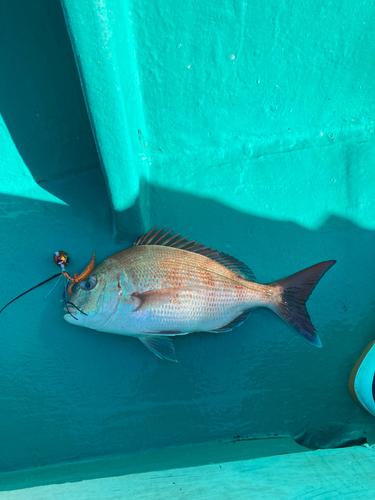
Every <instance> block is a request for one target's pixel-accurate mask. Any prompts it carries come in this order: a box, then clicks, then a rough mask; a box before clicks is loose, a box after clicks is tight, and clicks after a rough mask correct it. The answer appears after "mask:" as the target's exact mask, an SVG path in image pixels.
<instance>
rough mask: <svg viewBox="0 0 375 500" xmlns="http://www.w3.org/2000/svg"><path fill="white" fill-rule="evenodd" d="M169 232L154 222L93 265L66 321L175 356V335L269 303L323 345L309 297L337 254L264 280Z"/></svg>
mask: <svg viewBox="0 0 375 500" xmlns="http://www.w3.org/2000/svg"><path fill="white" fill-rule="evenodd" d="M170 233H171V231H168V232H167V233H163V229H160V230H159V231H156V228H154V229H152V230H151V231H150V232H148V233H147V234H145V235H143V236H141V237H140V238H139V239H138V240H137V241H136V242H135V244H134V246H133V247H132V248H128V249H126V250H122V251H121V252H118V253H116V254H114V255H112V256H111V257H108V258H107V259H105V260H104V261H103V262H102V263H101V264H100V265H98V266H97V267H95V268H94V270H93V271H92V273H91V275H90V276H89V278H88V279H87V280H85V281H83V282H81V283H80V284H79V286H78V287H77V290H76V292H75V293H74V294H73V296H72V297H71V303H73V304H74V305H75V306H77V307H78V308H79V309H80V310H81V311H82V312H80V311H78V310H77V309H76V308H73V307H72V306H69V305H68V306H67V307H68V308H69V313H70V314H66V315H65V316H64V319H65V320H66V321H68V323H72V324H75V325H77V326H84V327H87V328H92V329H94V330H99V331H101V332H108V333H115V334H120V335H129V336H133V337H138V338H139V340H140V341H141V342H142V343H143V344H144V345H145V346H146V347H148V348H149V349H150V350H151V351H152V352H153V353H154V354H156V355H157V356H158V357H160V358H162V359H168V360H170V361H177V359H176V355H175V351H174V347H173V341H172V338H173V337H174V336H175V335H186V334H188V333H194V332H202V331H203V332H226V331H230V330H232V329H233V328H234V327H236V326H239V325H241V324H242V323H243V322H244V321H245V320H246V318H247V317H248V316H249V314H250V312H251V311H252V310H253V309H255V308H256V307H267V308H269V309H271V310H272V311H274V312H275V313H276V314H277V315H278V316H280V318H282V319H283V320H284V321H285V322H286V323H288V324H289V325H290V326H291V327H292V328H293V329H294V330H295V331H296V332H297V333H298V334H300V335H301V336H302V337H303V338H304V339H305V340H307V341H308V342H309V343H310V344H312V345H314V346H317V347H321V345H322V344H321V342H320V339H319V337H318V335H317V333H316V331H315V329H314V327H313V325H312V324H311V321H310V317H309V315H308V312H307V310H306V306H305V302H306V300H307V299H308V297H309V295H310V293H311V292H312V290H313V289H314V287H315V285H316V284H317V283H318V281H319V279H320V278H321V277H322V276H323V275H324V273H325V272H326V271H328V269H329V268H330V267H331V266H333V264H334V263H335V261H334V260H330V261H327V262H321V263H320V264H316V265H315V266H312V267H309V268H307V269H304V270H303V271H300V272H298V273H296V274H294V275H292V276H289V277H288V278H284V279H281V280H278V281H275V282H273V283H269V284H267V285H262V284H259V283H256V282H255V277H254V275H253V273H252V271H251V270H250V269H249V268H248V267H247V266H246V265H245V264H243V263H241V262H239V261H238V260H236V259H234V258H233V257H230V256H228V255H226V254H224V253H222V252H218V251H216V250H212V249H211V248H208V247H204V245H200V244H197V243H196V242H195V241H193V242H188V241H187V239H186V238H180V235H176V236H170ZM72 315H73V316H74V318H73V316H72Z"/></svg>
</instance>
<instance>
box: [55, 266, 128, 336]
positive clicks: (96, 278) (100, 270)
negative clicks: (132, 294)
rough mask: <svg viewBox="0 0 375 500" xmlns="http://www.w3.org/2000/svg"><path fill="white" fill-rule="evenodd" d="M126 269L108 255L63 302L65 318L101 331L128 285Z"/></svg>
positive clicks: (77, 324) (113, 312) (115, 309)
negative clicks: (64, 304) (65, 301)
mask: <svg viewBox="0 0 375 500" xmlns="http://www.w3.org/2000/svg"><path fill="white" fill-rule="evenodd" d="M128 285H129V280H128V277H127V275H126V272H125V271H124V270H123V269H119V266H118V265H117V263H116V261H113V259H111V258H108V259H106V260H105V261H103V262H102V263H101V264H100V265H99V266H97V267H96V268H95V269H93V271H92V273H91V275H90V276H89V277H88V278H87V279H85V280H84V281H82V282H80V283H79V284H78V285H76V290H75V291H74V293H73V295H72V296H71V297H70V299H69V301H68V302H67V304H66V307H65V310H66V311H67V312H68V314H65V315H64V319H65V321H67V322H68V323H71V324H72V325H76V326H84V327H86V328H91V329H93V330H99V331H105V327H106V324H107V323H108V322H109V321H110V320H111V318H112V317H113V316H114V315H115V314H116V311H117V309H118V307H119V304H120V300H121V299H122V298H124V295H126V290H127V289H128V288H129V286H128Z"/></svg>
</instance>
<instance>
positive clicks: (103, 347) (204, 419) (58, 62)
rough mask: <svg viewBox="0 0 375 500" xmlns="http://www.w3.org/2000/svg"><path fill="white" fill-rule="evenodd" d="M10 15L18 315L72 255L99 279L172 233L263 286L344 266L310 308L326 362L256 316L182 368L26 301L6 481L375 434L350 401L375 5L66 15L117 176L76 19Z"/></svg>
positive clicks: (9, 400) (274, 322)
mask: <svg viewBox="0 0 375 500" xmlns="http://www.w3.org/2000/svg"><path fill="white" fill-rule="evenodd" d="M47 4H48V5H47ZM6 8H7V11H6V16H2V19H1V22H2V29H1V33H2V36H3V37H4V36H5V37H6V40H8V41H9V42H10V43H8V47H9V51H8V52H6V53H5V52H3V53H2V58H3V60H4V61H5V65H4V68H5V69H6V71H5V74H6V81H7V85H6V92H5V93H3V94H2V100H1V110H0V112H1V114H2V118H3V121H2V122H1V126H0V147H1V149H2V155H1V157H0V161H1V176H2V180H1V186H2V187H0V192H1V199H0V208H1V210H0V215H1V217H0V224H1V226H0V230H1V235H2V245H1V247H0V262H1V266H2V279H3V283H5V284H6V286H4V287H3V289H2V291H1V296H0V298H1V301H2V303H5V302H6V301H8V300H9V299H10V298H12V297H14V296H16V295H17V294H18V293H20V292H21V291H23V290H25V289H26V288H28V287H31V286H32V285H34V284H36V283H37V282H39V281H41V280H42V279H45V278H47V277H48V276H50V275H52V274H53V273H54V272H56V267H55V266H54V264H53V262H52V254H53V252H54V251H55V250H56V249H63V250H67V251H68V252H69V253H70V255H71V257H72V261H71V265H70V270H71V271H72V272H76V271H80V270H81V269H83V268H84V266H85V265H86V264H87V262H88V260H89V259H90V257H91V254H92V253H91V252H92V251H93V250H95V251H96V254H97V259H98V261H101V260H103V259H104V258H105V257H107V256H108V255H110V254H111V253H113V252H114V251H117V250H119V249H121V248H124V247H126V246H128V245H130V244H131V243H132V240H133V238H134V237H135V236H136V235H138V233H139V231H141V230H142V228H143V226H144V227H149V226H150V225H155V224H158V225H159V226H161V225H164V224H165V225H167V226H169V227H175V229H176V230H177V231H178V232H182V233H183V234H187V235H189V236H190V237H192V238H194V239H195V238H197V239H199V240H200V241H202V242H204V243H205V244H207V245H211V246H213V247H215V248H218V249H219V250H222V251H225V252H227V253H230V254H233V255H234V256H235V257H237V258H239V259H241V260H243V261H244V262H246V263H247V264H248V265H250V266H251V267H252V269H253V270H254V272H255V274H256V276H257V277H258V279H259V281H261V282H269V281H272V280H274V279H278V278H281V277H284V276H286V275H288V274H291V273H293V272H295V271H297V270H299V269H302V268H303V267H307V266H309V265H312V264H314V263H316V262H319V261H321V260H327V259H337V261H338V263H337V264H336V265H335V266H334V268H332V270H331V271H330V272H329V273H328V274H327V275H326V276H325V277H324V279H323V280H322V282H321V283H320V284H319V285H318V287H317V288H316V290H315V291H314V293H313V295H312V297H311V299H309V303H308V308H309V312H310V314H311V317H312V321H313V323H314V325H315V326H316V328H317V330H318V332H319V335H320V337H321V339H322V342H323V346H324V347H323V349H322V350H317V349H314V348H312V347H309V346H308V345H307V344H304V343H303V342H301V341H300V340H299V339H298V338H297V336H296V335H295V334H293V332H292V331H291V330H290V329H288V327H287V326H286V325H285V324H284V323H282V322H281V321H280V320H279V319H278V318H277V317H276V316H274V315H272V313H270V312H268V311H264V310H257V311H255V312H254V313H253V314H252V316H251V318H250V319H249V320H248V321H247V322H246V323H245V324H244V325H243V326H242V327H240V328H237V329H235V330H234V331H233V332H231V333H229V334H221V335H209V334H199V335H190V336H186V337H184V338H180V339H177V340H176V352H177V355H178V358H179V361H180V362H179V364H172V363H166V362H163V361H161V360H159V359H157V358H156V357H155V356H154V355H153V354H152V353H150V352H148V351H147V350H146V349H145V348H144V346H142V345H141V344H140V342H139V341H137V340H136V339H128V338H122V337H117V336H114V335H113V336H111V335H107V334H102V333H99V332H94V331H90V330H85V329H78V328H74V327H73V326H71V325H68V324H66V323H65V322H64V321H63V319H62V311H61V310H60V303H59V300H60V293H61V291H57V290H56V291H55V292H54V294H53V295H51V296H50V297H49V298H48V299H47V300H44V296H45V294H46V293H47V287H46V289H45V290H42V289H39V290H37V291H35V292H34V293H33V295H29V296H28V297H24V298H23V299H22V300H21V301H20V302H18V303H16V304H12V306H10V307H9V308H8V309H7V310H6V311H4V312H3V313H2V315H1V317H0V323H1V328H2V330H1V331H2V334H1V336H0V358H1V359H0V363H1V366H2V370H1V373H0V384H1V396H0V397H1V405H2V411H1V412H0V429H1V431H0V432H1V434H0V442H1V444H2V447H3V449H4V450H5V452H3V453H2V454H1V457H0V467H1V469H2V470H12V469H21V468H25V467H37V466H42V465H46V464H53V463H57V462H65V461H71V460H81V459H88V458H92V457H102V456H111V455H121V454H131V453H135V452H139V451H142V450H143V451H147V450H149V449H159V448H163V447H166V446H173V445H181V444H189V443H202V442H210V441H211V442H212V441H218V440H221V439H226V440H228V439H231V438H233V437H234V436H241V437H242V438H243V437H247V438H264V437H270V436H274V435H279V436H292V437H293V438H295V439H296V440H297V441H298V442H299V443H302V444H303V445H306V446H309V447H311V448H316V447H329V446H341V445H344V444H353V443H358V442H363V441H364V440H366V439H368V440H371V439H373V436H374V431H375V421H374V419H373V417H371V416H370V415H368V414H367V413H366V412H365V411H363V410H361V409H360V408H359V407H357V406H356V405H355V403H354V402H353V401H352V399H351V397H350V395H349V393H348V391H347V387H346V383H347V378H348V376H349V373H350V370H351V368H352V366H353V365H354V363H355V361H356V359H357V357H358V356H359V355H360V353H361V352H362V350H363V348H364V346H366V345H367V344H368V343H369V342H370V341H372V340H373V339H374V329H373V325H374V323H375V303H374V296H375V289H374V283H375V267H374V265H373V262H374V254H375V236H374V221H375V211H374V196H373V193H374V178H375V177H374V152H375V151H374V139H373V134H374V132H373V128H372V126H373V125H372V121H373V120H374V119H375V113H374V103H375V100H374V99H373V91H372V85H373V81H374V76H375V75H374V71H375V70H374V69H373V68H374V66H373V64H372V58H373V52H374V50H373V49H374V41H373V39H372V32H373V28H374V26H373V25H374V18H375V9H374V7H373V5H372V4H371V3H370V2H368V1H367V0H366V1H363V0H361V1H360V2H357V3H356V4H355V5H353V4H352V3H349V2H342V1H341V2H339V1H338V0H335V1H331V2H329V3H318V4H316V2H315V3H314V2H312V1H310V0H309V1H307V2H305V3H304V5H303V6H300V8H298V9H295V8H291V7H290V6H289V4H287V2H282V3H276V2H268V3H267V4H266V5H265V4H264V2H263V3H261V2H252V3H249V2H239V1H236V2H234V3H233V2H229V1H226V0H221V1H220V2H217V1H215V2H213V1H212V2H206V3H202V2H196V1H193V2H189V3H186V2H182V1H179V0H178V1H173V2H172V1H171V0H168V1H163V2H160V1H157V2H154V3H152V4H150V3H146V2H143V1H141V2H132V1H127V2H125V3H124V2H120V1H119V0H108V1H102V2H99V3H98V2H94V1H92V0H85V1H78V0H64V1H63V8H64V13H65V17H66V21H67V26H68V30H69V34H70V37H71V41H72V45H73V49H74V55H75V58H76V62H77V67H78V71H79V75H80V79H81V85H82V89H83V93H84V98H85V100H86V106H87V109H88V114H89V117H90V120H91V126H92V130H93V135H94V138H95V141H96V146H97V149H98V152H99V157H100V160H101V165H102V169H103V173H104V178H103V175H102V174H101V172H100V170H99V169H98V168H96V167H97V165H98V163H97V156H96V153H95V149H94V142H93V139H92V135H91V131H90V128H89V121H88V119H87V116H86V115H85V110H84V109H85V108H84V100H83V98H82V93H81V90H80V87H79V79H78V76H77V72H76V70H75V67H74V61H73V54H72V52H71V49H70V46H69V44H68V38H67V32H66V27H65V25H64V23H63V18H62V12H61V10H60V7H59V5H58V4H57V3H56V1H54V2H44V3H43V4H38V6H35V5H33V8H32V9H31V7H27V6H26V4H25V3H24V2H23V1H21V0H18V1H16V2H13V3H12V4H8V5H7V7H6ZM20 13H21V14H20ZM4 88H5V87H2V89H1V90H4ZM34 110H35V112H34ZM40 110H42V111H43V112H40ZM33 113H34V114H33ZM37 114H39V115H40V116H37ZM39 119H40V120H39ZM38 120H39V121H38ZM77 135H78V136H79V137H80V139H79V140H78V139H76V138H77ZM81 138H83V139H81ZM106 188H107V191H106ZM107 194H109V199H108V195H107ZM111 211H112V220H113V221H114V225H115V234H116V235H117V240H116V241H114V238H113V231H112V227H111ZM121 238H123V239H121Z"/></svg>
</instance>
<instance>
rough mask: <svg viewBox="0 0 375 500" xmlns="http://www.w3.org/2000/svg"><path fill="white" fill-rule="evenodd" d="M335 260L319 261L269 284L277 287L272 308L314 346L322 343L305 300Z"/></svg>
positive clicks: (319, 345) (320, 345)
mask: <svg viewBox="0 0 375 500" xmlns="http://www.w3.org/2000/svg"><path fill="white" fill-rule="evenodd" d="M335 262H336V261H335V260H329V261H327V262H321V263H320V264H316V265H315V266H311V267H308V268H307V269H303V270H302V271H299V272H298V273H296V274H293V275H292V276H288V277H287V278H283V279H281V280H278V281H275V282H273V283H270V284H269V286H271V287H273V288H275V289H276V290H277V289H278V293H277V295H276V297H275V302H274V304H273V306H272V310H273V311H274V312H276V314H278V315H279V316H280V318H281V319H283V320H284V321H285V322H286V323H288V325H290V326H291V327H292V328H293V330H295V331H296V332H297V333H298V334H299V335H301V336H302V337H303V338H304V339H305V340H306V341H307V342H309V343H310V344H312V345H314V346H316V347H322V343H321V341H320V338H319V336H318V334H317V333H316V331H315V328H314V327H313V325H312V323H311V320H310V316H309V313H308V312H307V309H306V301H307V299H308V298H309V296H310V294H311V292H312V291H313V290H314V288H315V285H316V284H317V283H318V281H319V280H320V278H322V276H323V275H324V274H325V273H326V272H327V271H328V269H330V268H331V267H332V266H333V264H334V263H335Z"/></svg>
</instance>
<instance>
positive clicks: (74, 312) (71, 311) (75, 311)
mask: <svg viewBox="0 0 375 500" xmlns="http://www.w3.org/2000/svg"><path fill="white" fill-rule="evenodd" d="M63 309H64V311H66V312H67V313H68V314H65V316H73V318H75V319H77V318H76V316H81V315H84V316H87V314H86V313H85V312H84V311H82V309H81V308H78V307H77V306H76V305H75V304H66V305H65V306H64V307H63ZM65 316H64V318H65Z"/></svg>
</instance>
